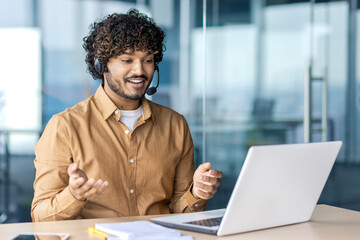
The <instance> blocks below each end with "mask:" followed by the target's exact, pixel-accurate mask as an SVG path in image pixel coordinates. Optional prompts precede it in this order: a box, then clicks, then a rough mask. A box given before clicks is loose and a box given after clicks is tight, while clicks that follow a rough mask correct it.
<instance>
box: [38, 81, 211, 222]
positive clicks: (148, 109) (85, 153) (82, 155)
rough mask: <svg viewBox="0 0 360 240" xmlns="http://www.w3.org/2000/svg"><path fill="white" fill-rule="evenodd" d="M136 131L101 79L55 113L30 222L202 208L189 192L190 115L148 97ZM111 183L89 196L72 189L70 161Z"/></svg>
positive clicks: (41, 148) (42, 144) (41, 144)
mask: <svg viewBox="0 0 360 240" xmlns="http://www.w3.org/2000/svg"><path fill="white" fill-rule="evenodd" d="M142 107H143V116H142V117H140V119H139V121H138V123H137V125H136V127H135V129H134V131H133V132H130V131H129V130H128V129H127V127H126V126H125V125H124V124H123V123H121V122H120V121H119V119H120V115H121V112H120V111H119V109H117V107H116V105H115V104H114V103H113V102H112V101H111V99H110V98H109V97H108V96H107V95H106V93H105V91H104V89H103V88H102V86H100V87H99V88H98V90H97V92H96V94H95V95H94V96H91V97H90V98H88V99H87V100H85V101H83V102H80V103H78V104H76V105H75V106H74V107H72V108H68V109H66V110H65V111H64V112H62V113H59V114H56V115H54V116H53V117H52V118H51V120H50V121H49V123H48V124H47V126H46V128H45V131H44V133H43V135H42V136H41V138H40V140H39V141H38V143H37V144H36V146H35V155H36V158H35V160H34V163H35V168H36V179H35V182H34V190H35V193H34V199H33V202H32V210H31V215H32V219H33V221H53V220H65V219H78V218H101V217H121V216H135V215H146V214H163V213H180V212H192V211H198V210H204V209H205V207H206V201H204V200H199V199H197V198H195V197H194V196H193V195H192V194H191V191H190V189H191V184H192V177H193V173H194V152H193V142H192V139H191V135H190V131H189V127H188V125H187V122H186V120H185V118H184V117H183V116H182V115H180V114H178V113H176V112H175V111H173V110H171V109H169V108H166V107H163V106H160V105H158V104H155V103H153V102H151V101H148V100H146V98H143V100H142ZM73 162H77V163H78V164H79V167H80V169H82V170H83V171H84V172H85V173H86V174H87V176H88V178H94V179H102V180H107V181H108V182H109V186H108V187H107V189H106V190H105V191H104V192H103V193H102V194H101V195H98V196H96V197H95V198H93V199H91V200H87V201H79V200H76V199H75V198H74V197H73V196H72V194H71V193H70V191H69V188H68V184H69V176H68V174H67V169H68V166H69V165H70V164H71V163H73Z"/></svg>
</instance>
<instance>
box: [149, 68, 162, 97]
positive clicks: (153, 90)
mask: <svg viewBox="0 0 360 240" xmlns="http://www.w3.org/2000/svg"><path fill="white" fill-rule="evenodd" d="M155 70H156V71H157V76H158V82H157V84H156V87H150V88H148V89H147V90H146V94H147V95H153V94H155V93H156V91H157V88H158V86H159V83H160V74H159V67H158V66H155Z"/></svg>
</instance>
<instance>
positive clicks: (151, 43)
mask: <svg viewBox="0 0 360 240" xmlns="http://www.w3.org/2000/svg"><path fill="white" fill-rule="evenodd" d="M164 38H165V33H164V31H163V30H162V29H161V28H160V27H158V26H156V24H155V22H154V20H153V19H152V18H150V17H148V16H147V15H145V14H142V13H139V11H138V10H137V9H134V8H132V9H130V10H129V11H128V12H127V14H117V13H114V14H111V15H108V16H107V17H105V18H104V19H102V20H101V21H99V22H94V23H93V24H91V25H90V34H89V36H86V37H84V39H83V40H84V44H83V47H84V49H85V51H86V52H87V55H86V58H85V61H86V64H87V66H88V71H89V72H90V74H91V75H92V77H93V78H94V79H102V80H104V77H103V75H102V74H99V73H98V72H97V71H96V70H95V67H94V61H95V59H96V58H97V59H98V60H99V62H100V63H102V64H107V63H108V61H109V58H113V57H115V58H116V57H117V56H119V55H121V54H123V53H124V52H125V51H126V50H128V49H130V50H132V51H149V52H150V53H154V52H156V53H155V55H154V62H155V66H157V65H158V64H159V62H161V60H162V57H163V51H165V49H166V48H165V45H164V43H163V41H164Z"/></svg>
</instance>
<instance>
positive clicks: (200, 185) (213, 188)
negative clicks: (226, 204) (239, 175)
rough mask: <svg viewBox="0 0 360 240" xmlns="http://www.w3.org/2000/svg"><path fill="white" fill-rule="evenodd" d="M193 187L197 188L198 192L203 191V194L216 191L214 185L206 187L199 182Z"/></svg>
mask: <svg viewBox="0 0 360 240" xmlns="http://www.w3.org/2000/svg"><path fill="white" fill-rule="evenodd" d="M194 185H195V187H197V188H199V189H200V190H202V191H204V192H214V191H215V190H216V189H215V188H216V186H215V185H207V184H204V183H201V182H196V183H195V184H194Z"/></svg>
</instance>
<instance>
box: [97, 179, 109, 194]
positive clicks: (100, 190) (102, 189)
mask: <svg viewBox="0 0 360 240" xmlns="http://www.w3.org/2000/svg"><path fill="white" fill-rule="evenodd" d="M107 186H109V183H108V182H107V181H105V182H103V184H102V185H101V187H100V188H99V189H98V193H102V192H103V191H104V190H105V189H106V188H107Z"/></svg>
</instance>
